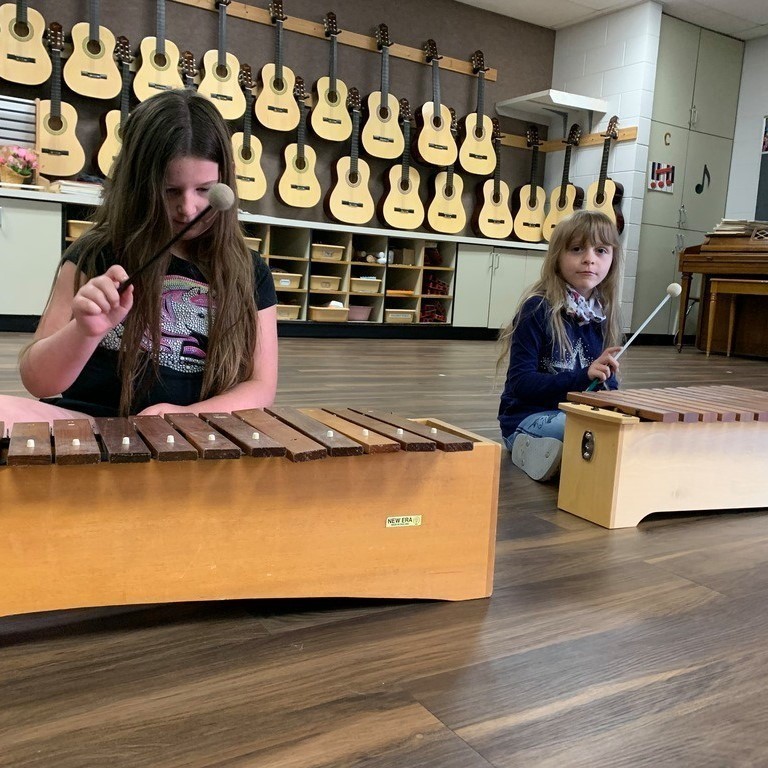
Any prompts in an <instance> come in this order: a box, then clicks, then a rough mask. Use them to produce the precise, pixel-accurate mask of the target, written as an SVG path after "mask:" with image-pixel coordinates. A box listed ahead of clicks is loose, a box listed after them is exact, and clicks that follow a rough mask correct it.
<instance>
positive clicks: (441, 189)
mask: <svg viewBox="0 0 768 768" xmlns="http://www.w3.org/2000/svg"><path fill="white" fill-rule="evenodd" d="M451 138H453V137H451ZM447 183H448V173H447V171H440V173H438V174H437V176H435V191H434V196H433V198H432V200H431V201H430V203H429V206H428V208H427V223H428V224H429V226H430V228H431V229H432V230H433V231H435V232H442V233H443V234H446V235H456V234H458V233H459V232H461V231H462V230H463V229H464V227H465V226H466V225H467V213H466V211H465V210H464V206H463V205H462V204H461V195H462V192H463V191H464V181H463V179H462V178H461V176H459V175H458V174H456V173H454V174H453V192H452V194H451V195H450V196H449V195H447V194H446V186H447Z"/></svg>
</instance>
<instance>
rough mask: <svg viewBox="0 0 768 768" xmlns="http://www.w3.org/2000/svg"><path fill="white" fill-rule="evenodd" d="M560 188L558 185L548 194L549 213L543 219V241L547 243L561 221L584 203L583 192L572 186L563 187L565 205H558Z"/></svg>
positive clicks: (579, 188)
mask: <svg viewBox="0 0 768 768" xmlns="http://www.w3.org/2000/svg"><path fill="white" fill-rule="evenodd" d="M560 187H561V185H560V184H558V185H557V186H556V187H555V188H554V189H553V190H552V192H550V194H549V211H548V212H547V216H546V218H545V219H544V229H543V234H544V239H545V240H546V241H547V242H549V241H550V239H551V237H552V230H553V229H554V228H555V227H556V226H557V225H558V224H559V223H560V222H561V221H562V220H563V219H567V218H568V217H569V216H570V215H571V214H572V213H573V212H574V211H575V210H577V209H578V208H581V206H582V205H583V203H584V190H583V189H582V188H581V187H577V186H575V185H574V184H567V185H566V187H565V203H564V204H563V205H562V206H561V205H560Z"/></svg>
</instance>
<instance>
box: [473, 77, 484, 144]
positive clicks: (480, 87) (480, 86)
mask: <svg viewBox="0 0 768 768" xmlns="http://www.w3.org/2000/svg"><path fill="white" fill-rule="evenodd" d="M484 113H485V72H484V71H483V70H482V69H481V70H480V71H479V72H478V73H477V125H476V126H475V136H476V137H477V138H478V139H479V138H480V136H481V135H482V130H483V114H484Z"/></svg>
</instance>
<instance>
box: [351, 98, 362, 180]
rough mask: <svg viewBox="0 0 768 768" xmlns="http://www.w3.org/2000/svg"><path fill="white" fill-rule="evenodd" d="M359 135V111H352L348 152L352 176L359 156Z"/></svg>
mask: <svg viewBox="0 0 768 768" xmlns="http://www.w3.org/2000/svg"><path fill="white" fill-rule="evenodd" d="M359 136H360V112H359V111H358V110H356V109H355V110H353V112H352V149H351V150H350V153H349V172H350V174H351V175H352V177H353V178H354V177H356V176H357V160H358V156H359V147H358V137H359Z"/></svg>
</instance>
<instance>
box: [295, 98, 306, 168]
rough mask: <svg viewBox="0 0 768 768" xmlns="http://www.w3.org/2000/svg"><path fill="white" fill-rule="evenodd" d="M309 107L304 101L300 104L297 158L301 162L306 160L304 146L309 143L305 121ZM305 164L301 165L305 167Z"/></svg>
mask: <svg viewBox="0 0 768 768" xmlns="http://www.w3.org/2000/svg"><path fill="white" fill-rule="evenodd" d="M306 108H307V105H306V104H305V103H304V102H303V101H302V102H300V103H299V126H298V129H297V131H296V147H297V149H296V157H298V158H299V160H301V161H303V160H304V146H305V144H306V142H307V124H306V123H307V121H306V120H305V111H306ZM303 165H304V163H303V162H302V163H301V166H302V167H303Z"/></svg>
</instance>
